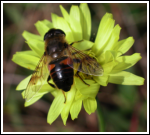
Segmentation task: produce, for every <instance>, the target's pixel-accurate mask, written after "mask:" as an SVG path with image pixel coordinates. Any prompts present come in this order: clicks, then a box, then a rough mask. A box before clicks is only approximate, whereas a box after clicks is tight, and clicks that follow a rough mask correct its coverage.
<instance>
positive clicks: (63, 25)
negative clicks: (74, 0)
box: [51, 13, 74, 42]
mask: <svg viewBox="0 0 150 135" xmlns="http://www.w3.org/2000/svg"><path fill="white" fill-rule="evenodd" d="M51 17H52V22H53V25H54V28H57V29H61V30H63V31H64V32H65V33H66V40H67V41H68V42H73V41H74V37H73V33H72V30H71V28H70V26H69V25H68V23H67V21H66V20H65V19H64V18H62V17H59V16H57V15H56V14H53V13H52V14H51Z"/></svg>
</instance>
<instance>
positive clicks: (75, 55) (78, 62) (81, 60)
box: [67, 45, 103, 76]
mask: <svg viewBox="0 0 150 135" xmlns="http://www.w3.org/2000/svg"><path fill="white" fill-rule="evenodd" d="M67 51H68V55H69V57H71V58H72V60H73V66H72V65H70V64H69V63H68V65H69V66H71V67H72V68H74V69H75V70H78V71H80V72H83V73H85V74H88V75H94V76H101V75H103V69H102V67H101V66H100V64H99V63H98V62H97V61H96V59H94V58H92V57H90V56H88V55H87V54H85V53H83V52H82V51H80V50H78V49H76V48H74V47H73V46H71V45H68V47H67Z"/></svg>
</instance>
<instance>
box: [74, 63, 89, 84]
mask: <svg viewBox="0 0 150 135" xmlns="http://www.w3.org/2000/svg"><path fill="white" fill-rule="evenodd" d="M81 69H82V63H81V64H80V66H79V68H78V71H77V73H76V75H77V76H78V77H79V78H80V80H81V81H82V82H83V83H85V84H86V85H88V86H90V85H89V84H87V83H86V82H85V81H84V80H83V79H82V77H81V76H80V75H79V71H80V70H81Z"/></svg>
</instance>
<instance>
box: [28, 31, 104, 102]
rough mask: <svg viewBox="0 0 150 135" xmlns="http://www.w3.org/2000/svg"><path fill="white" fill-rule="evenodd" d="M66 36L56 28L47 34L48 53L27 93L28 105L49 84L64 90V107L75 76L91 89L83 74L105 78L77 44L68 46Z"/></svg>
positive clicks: (99, 67) (46, 51)
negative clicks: (66, 93)
mask: <svg viewBox="0 0 150 135" xmlns="http://www.w3.org/2000/svg"><path fill="white" fill-rule="evenodd" d="M65 36H66V34H65V33H64V32H63V31H62V30H60V29H54V28H52V29H50V30H49V31H48V32H47V33H46V34H45V36H44V41H45V52H44V54H43V56H42V57H41V59H40V61H39V63H38V65H37V66H36V68H35V71H34V73H33V74H32V76H31V79H30V81H29V83H28V85H27V88H26V90H25V99H26V101H30V99H31V98H32V97H33V96H34V95H35V94H36V93H37V92H38V91H39V90H40V89H41V87H42V85H43V84H44V83H45V81H46V80H47V83H48V84H49V85H50V86H51V87H53V88H56V89H59V90H62V92H63V94H64V97H65V101H64V103H65V102H66V96H65V92H68V91H69V90H71V87H72V85H73V83H74V76H77V77H79V78H80V79H81V80H82V82H83V83H85V84H86V85H89V84H87V83H86V82H85V81H84V80H83V79H82V77H81V76H80V74H79V73H80V72H82V73H84V74H87V75H93V76H100V75H102V74H103V69H102V67H101V66H100V64H99V63H98V62H97V61H96V59H94V58H92V57H90V56H88V55H87V54H85V53H84V52H83V51H80V50H78V49H76V48H75V47H73V46H72V45H73V44H74V43H76V42H73V43H71V44H68V43H67V41H66V39H65ZM77 42H82V41H77ZM50 79H52V80H53V82H54V84H52V83H50V82H49V81H50Z"/></svg>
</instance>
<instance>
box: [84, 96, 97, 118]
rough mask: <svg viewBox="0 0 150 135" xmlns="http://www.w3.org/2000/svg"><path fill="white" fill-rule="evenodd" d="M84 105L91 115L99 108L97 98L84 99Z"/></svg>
mask: <svg viewBox="0 0 150 135" xmlns="http://www.w3.org/2000/svg"><path fill="white" fill-rule="evenodd" d="M83 106H84V109H85V111H86V112H87V113H88V114H89V115H90V114H91V113H94V112H95V111H96V109H97V102H96V100H95V98H88V99H85V100H83Z"/></svg>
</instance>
